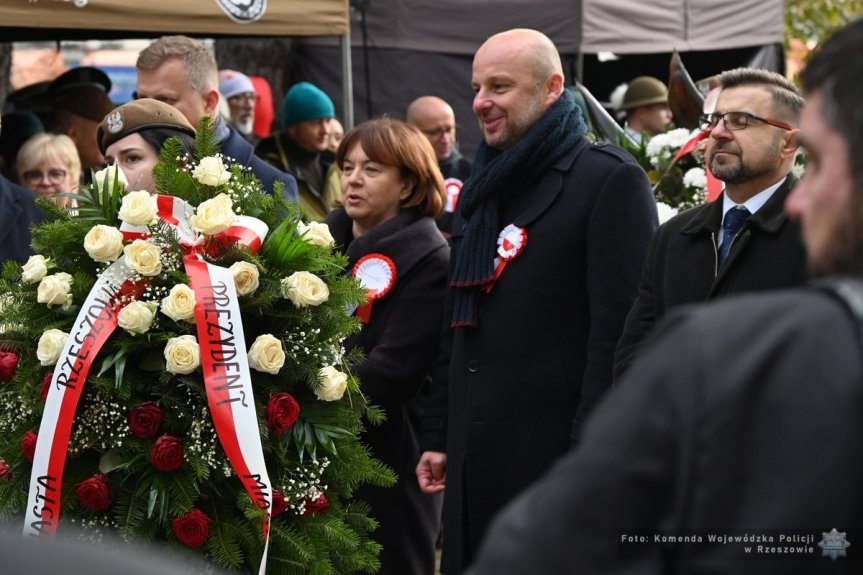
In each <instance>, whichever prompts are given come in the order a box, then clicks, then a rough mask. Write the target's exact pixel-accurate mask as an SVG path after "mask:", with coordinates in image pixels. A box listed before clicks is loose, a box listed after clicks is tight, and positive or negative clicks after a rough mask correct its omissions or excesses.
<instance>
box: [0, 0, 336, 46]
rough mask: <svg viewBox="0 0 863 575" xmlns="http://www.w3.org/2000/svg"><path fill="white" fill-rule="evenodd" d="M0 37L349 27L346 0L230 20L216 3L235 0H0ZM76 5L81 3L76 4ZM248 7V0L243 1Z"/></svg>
mask: <svg viewBox="0 0 863 575" xmlns="http://www.w3.org/2000/svg"><path fill="white" fill-rule="evenodd" d="M0 4H2V13H3V16H2V18H0V37H2V38H3V39H4V41H14V40H36V39H72V38H99V37H103V38H118V37H122V38H134V37H141V36H158V35H161V34H166V33H167V34H172V33H174V34H187V35H196V36H202V35H206V36H329V35H341V34H344V33H345V32H346V31H347V28H348V0H290V1H288V0H270V2H266V0H257V1H256V2H252V3H251V4H252V5H254V6H261V7H263V15H262V16H261V17H260V19H258V20H256V21H253V22H250V23H239V22H236V21H234V20H232V19H231V18H230V17H229V16H228V15H227V13H226V12H225V11H224V10H223V9H222V8H220V6H219V5H220V4H228V5H230V4H234V5H236V4H238V2H236V0H137V1H133V0H78V1H76V2H69V1H68V0H67V1H64V2H57V1H54V0H37V1H35V2H32V1H31V2H25V1H23V0H0ZM76 4H84V5H83V6H82V7H80V8H79V7H77V6H76ZM242 4H243V5H249V4H250V3H249V2H242Z"/></svg>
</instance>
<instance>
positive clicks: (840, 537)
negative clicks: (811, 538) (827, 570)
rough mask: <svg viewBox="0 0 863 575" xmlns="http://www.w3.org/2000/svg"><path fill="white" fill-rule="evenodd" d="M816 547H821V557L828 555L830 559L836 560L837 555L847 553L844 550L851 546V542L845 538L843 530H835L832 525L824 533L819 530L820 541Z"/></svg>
mask: <svg viewBox="0 0 863 575" xmlns="http://www.w3.org/2000/svg"><path fill="white" fill-rule="evenodd" d="M818 547H820V548H821V556H822V557H830V559H832V560H834V561H836V558H837V557H845V556H846V555H847V554H846V552H845V550H846V549H848V548H849V547H851V543H850V542H849V541H848V539H847V538H846V534H845V532H844V531H836V528H835V527H834V528H833V529H832V530H830V531H828V532H826V533H825V532H823V531H822V532H821V541H820V542H819V543H818Z"/></svg>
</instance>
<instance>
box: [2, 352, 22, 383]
mask: <svg viewBox="0 0 863 575" xmlns="http://www.w3.org/2000/svg"><path fill="white" fill-rule="evenodd" d="M16 369H18V354H17V353H12V352H11V351H0V381H12V378H13V377H15V370H16Z"/></svg>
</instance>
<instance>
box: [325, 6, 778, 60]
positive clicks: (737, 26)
mask: <svg viewBox="0 0 863 575" xmlns="http://www.w3.org/2000/svg"><path fill="white" fill-rule="evenodd" d="M784 25H785V20H784V0H760V1H758V2H753V1H752V0H723V1H722V2H717V1H711V0H647V1H645V0H436V1H435V2H429V0H369V2H368V10H367V13H366V26H367V29H368V38H370V39H371V41H372V42H373V44H374V47H375V48H397V49H404V50H417V51H420V52H435V53H439V54H456V55H457V54H461V55H473V53H474V52H475V51H476V49H477V48H479V46H480V44H482V43H483V41H485V39H486V38H488V37H489V36H491V35H493V34H495V33H497V32H501V31H504V30H508V29H510V28H533V29H534V30H541V31H542V32H543V33H545V34H546V35H547V36H548V37H549V38H551V39H552V40H553V41H554V43H555V45H556V46H557V49H558V51H559V52H560V53H561V54H578V53H586V54H595V53H597V52H617V53H619V54H644V53H659V52H672V51H674V50H678V51H681V52H685V51H698V50H722V49H730V48H742V47H750V46H761V45H764V44H773V43H781V42H782V40H783V32H784ZM352 41H353V43H354V45H355V46H356V45H358V44H359V43H360V42H361V41H362V32H361V29H360V28H359V24H358V22H357V21H356V18H355V19H354V28H353V32H352ZM314 42H316V43H322V44H331V43H332V40H326V39H321V40H317V39H316V40H314Z"/></svg>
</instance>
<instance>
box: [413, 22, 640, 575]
mask: <svg viewBox="0 0 863 575" xmlns="http://www.w3.org/2000/svg"><path fill="white" fill-rule="evenodd" d="M562 70H563V67H562V64H561V61H560V56H559V54H558V52H557V48H556V47H555V45H554V44H553V43H552V41H551V40H550V39H549V38H548V37H546V36H545V35H544V34H542V33H540V32H537V31H535V30H526V29H517V30H509V31H507V32H502V33H500V34H497V35H495V36H492V37H491V38H490V39H489V40H487V41H486V42H485V43H484V44H483V45H482V46H481V47H480V48H479V50H478V51H477V53H476V55H475V57H474V61H473V80H472V85H473V90H474V92H475V94H476V95H475V97H474V103H473V108H474V112H475V113H476V116H477V118H478V119H479V123H480V128H481V130H482V132H483V136H484V139H485V141H484V143H481V144H480V147H479V150H478V152H477V155H476V158H475V159H474V165H473V171H472V173H471V177H470V179H469V180H468V181H467V183H466V184H465V187H464V189H462V192H461V198H460V199H459V203H458V209H457V211H456V214H455V218H454V222H453V235H452V243H453V261H454V263H453V267H452V272H451V276H450V280H449V283H450V289H449V290H448V294H447V298H448V312H447V313H446V314H445V316H444V317H445V321H446V329H445V331H444V338H443V342H442V345H441V356H440V359H439V361H438V362H437V363H436V366H435V370H434V377H433V382H432V386H431V391H430V396H429V399H428V401H427V402H426V404H425V409H424V413H423V422H422V426H423V427H422V441H421V445H422V447H423V450H424V453H423V455H422V458H421V460H420V463H419V465H418V466H417V478H418V480H419V482H420V486H421V487H422V489H423V491H424V492H426V493H429V494H433V493H439V492H441V491H444V490H445V497H444V516H443V521H444V526H443V539H444V541H443V558H442V567H441V571H442V573H444V574H445V575H456V574H458V573H460V572H461V570H462V569H463V568H464V567H465V566H466V565H468V564H469V563H470V561H471V560H472V559H473V555H474V553H475V551H476V549H477V547H478V546H479V542H480V541H481V540H482V537H483V535H484V534H485V530H486V528H487V526H488V523H489V521H491V518H492V516H493V515H494V514H495V513H497V511H499V510H500V509H501V508H502V507H503V506H504V505H505V504H506V503H507V502H508V501H509V500H510V499H512V498H513V497H515V496H516V495H517V494H518V493H520V492H521V491H522V490H523V489H524V488H525V487H527V486H528V485H529V484H530V483H532V482H533V481H534V480H535V479H536V478H538V477H539V476H541V475H542V474H543V473H544V472H545V470H546V469H547V468H548V467H549V466H550V465H551V464H552V463H553V462H554V461H555V460H556V459H557V458H558V457H559V456H561V455H563V454H564V453H566V452H567V451H568V450H569V449H570V447H571V446H573V445H575V444H577V443H578V441H579V437H580V435H581V426H582V425H583V422H584V419H585V418H586V417H587V415H588V413H590V411H591V410H592V409H593V406H594V405H595V404H596V402H597V401H599V399H600V397H602V395H603V394H604V393H605V392H606V391H607V390H608V389H609V387H610V386H611V367H612V359H613V355H614V347H615V344H616V343H617V340H618V338H619V337H620V331H621V328H622V327H623V320H624V318H625V317H626V312H627V311H628V310H629V307H630V306H631V305H632V301H633V299H634V298H635V294H636V289H637V287H638V278H639V274H640V271H641V267H642V264H643V262H644V256H645V254H646V250H647V244H648V242H649V240H650V235H651V234H652V233H653V230H654V229H655V228H656V224H657V215H656V202H655V200H654V199H653V194H652V193H651V191H650V184H649V183H648V181H647V175H646V174H645V173H644V171H643V170H642V169H641V168H640V167H639V166H638V164H637V163H635V160H634V159H633V158H632V156H630V155H629V154H627V153H626V152H624V151H623V150H621V149H620V148H618V147H616V146H613V145H607V144H604V143H596V144H591V143H590V142H589V141H588V140H587V139H586V138H585V137H584V135H585V133H586V125H585V122H584V119H583V115H582V112H581V110H580V109H579V108H578V106H577V105H576V104H575V100H574V98H573V96H572V94H571V93H570V92H569V91H566V90H564V76H563V71H562Z"/></svg>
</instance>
